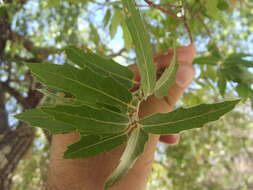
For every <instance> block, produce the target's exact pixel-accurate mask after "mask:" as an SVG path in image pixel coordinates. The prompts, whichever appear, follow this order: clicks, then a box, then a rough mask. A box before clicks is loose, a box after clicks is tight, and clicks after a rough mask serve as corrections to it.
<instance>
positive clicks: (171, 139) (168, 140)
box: [159, 134, 180, 144]
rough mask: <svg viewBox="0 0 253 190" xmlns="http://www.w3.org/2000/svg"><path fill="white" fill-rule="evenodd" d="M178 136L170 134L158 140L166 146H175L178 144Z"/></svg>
mask: <svg viewBox="0 0 253 190" xmlns="http://www.w3.org/2000/svg"><path fill="white" fill-rule="evenodd" d="M179 139H180V136H179V135H178V134H171V135H161V136H160V138H159V140H160V141H161V142H163V143H167V144H176V143H178V141H179Z"/></svg>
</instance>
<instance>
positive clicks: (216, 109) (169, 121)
mask: <svg viewBox="0 0 253 190" xmlns="http://www.w3.org/2000/svg"><path fill="white" fill-rule="evenodd" d="M238 102H239V100H234V101H225V102H222V103H216V104H209V105H208V104H201V105H198V106H194V107H191V108H187V109H184V108H179V109H176V110H174V111H172V112H169V113H158V114H155V115H152V116H150V117H147V118H144V119H142V120H140V122H139V123H140V124H141V125H143V126H142V127H143V130H144V131H146V132H148V133H154V134H174V133H179V132H180V131H182V130H187V129H192V128H199V127H202V126H203V125H204V124H205V123H208V122H211V121H216V120H218V119H219V118H220V117H221V116H222V115H224V114H225V113H227V112H229V111H231V110H232V109H234V107H235V106H236V104H237V103H238Z"/></svg>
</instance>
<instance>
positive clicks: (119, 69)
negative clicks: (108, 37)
mask: <svg viewBox="0 0 253 190" xmlns="http://www.w3.org/2000/svg"><path fill="white" fill-rule="evenodd" d="M65 53H66V55H67V58H68V59H69V60H70V61H72V62H73V63H75V64H77V65H78V66H80V67H81V68H84V67H88V68H89V69H90V70H92V71H94V72H95V73H97V74H99V75H103V76H112V77H113V78H115V79H116V80H117V81H119V82H120V83H121V84H122V85H124V86H125V87H126V88H131V86H132V83H133V73H132V71H130V70H129V69H128V68H127V67H125V66H122V65H120V64H118V63H116V62H115V61H113V60H112V59H106V58H104V57H102V56H99V55H96V54H94V53H91V52H85V51H83V50H81V49H79V48H76V47H74V46H69V47H67V48H65Z"/></svg>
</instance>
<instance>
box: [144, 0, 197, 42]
mask: <svg viewBox="0 0 253 190" xmlns="http://www.w3.org/2000/svg"><path fill="white" fill-rule="evenodd" d="M144 1H145V2H146V3H147V4H148V5H149V6H150V7H153V8H155V9H158V10H160V11H162V12H163V13H165V14H167V15H169V16H171V17H172V18H174V19H176V20H179V21H181V22H183V24H184V27H185V29H186V31H187V33H188V36H189V39H190V42H191V44H192V43H193V37H192V32H191V29H190V27H189V25H188V22H187V18H186V14H185V10H186V9H185V8H184V7H183V6H180V8H181V9H183V10H184V14H183V16H181V17H178V16H177V15H176V14H175V13H173V12H171V11H169V10H167V9H165V8H164V7H165V6H167V7H168V5H165V4H162V5H160V4H154V3H153V2H152V1H150V0H144ZM178 7H179V6H178ZM178 7H177V8H178Z"/></svg>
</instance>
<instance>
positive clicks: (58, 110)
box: [40, 105, 129, 134]
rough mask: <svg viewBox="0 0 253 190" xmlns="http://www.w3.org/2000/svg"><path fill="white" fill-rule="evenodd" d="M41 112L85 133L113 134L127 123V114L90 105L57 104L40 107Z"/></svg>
mask: <svg viewBox="0 0 253 190" xmlns="http://www.w3.org/2000/svg"><path fill="white" fill-rule="evenodd" d="M40 109H41V110H42V111H43V112H45V113H47V114H49V115H50V116H53V117H54V118H55V119H56V120H57V121H62V122H65V123H68V124H70V125H71V126H75V128H76V129H77V130H78V131H79V132H83V133H85V134H115V133H120V132H122V131H124V130H125V129H126V128H127V126H128V123H129V119H128V117H127V115H125V114H121V113H118V112H114V111H111V110H108V109H105V108H97V107H92V106H90V105H80V106H74V105H57V106H54V107H42V108H40Z"/></svg>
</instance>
